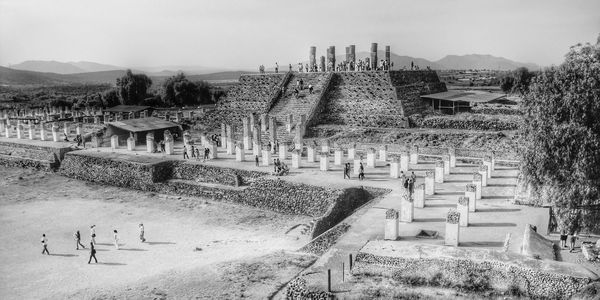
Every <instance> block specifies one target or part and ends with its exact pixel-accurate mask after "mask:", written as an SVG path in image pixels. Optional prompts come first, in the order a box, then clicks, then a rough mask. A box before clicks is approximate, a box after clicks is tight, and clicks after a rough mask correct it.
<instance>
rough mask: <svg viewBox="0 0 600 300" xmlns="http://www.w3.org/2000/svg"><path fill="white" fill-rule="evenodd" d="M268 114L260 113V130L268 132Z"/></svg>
mask: <svg viewBox="0 0 600 300" xmlns="http://www.w3.org/2000/svg"><path fill="white" fill-rule="evenodd" d="M267 126H268V123H267V114H261V115H260V131H261V132H267Z"/></svg>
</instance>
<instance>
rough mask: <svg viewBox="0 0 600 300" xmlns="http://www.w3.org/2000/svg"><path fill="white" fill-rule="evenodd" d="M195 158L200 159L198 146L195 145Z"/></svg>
mask: <svg viewBox="0 0 600 300" xmlns="http://www.w3.org/2000/svg"><path fill="white" fill-rule="evenodd" d="M205 151H206V150H205ZM196 160H200V148H199V147H196Z"/></svg>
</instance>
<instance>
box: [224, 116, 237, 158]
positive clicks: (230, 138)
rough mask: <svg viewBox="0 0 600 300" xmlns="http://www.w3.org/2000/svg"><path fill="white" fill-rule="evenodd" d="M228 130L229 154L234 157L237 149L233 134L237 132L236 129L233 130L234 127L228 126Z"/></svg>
mask: <svg viewBox="0 0 600 300" xmlns="http://www.w3.org/2000/svg"><path fill="white" fill-rule="evenodd" d="M226 130H227V154H229V155H233V152H234V150H235V149H234V148H235V142H234V140H233V133H234V132H235V129H234V128H233V125H229V124H228V125H227V127H226Z"/></svg>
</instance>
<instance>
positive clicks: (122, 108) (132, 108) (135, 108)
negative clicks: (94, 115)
mask: <svg viewBox="0 0 600 300" xmlns="http://www.w3.org/2000/svg"><path fill="white" fill-rule="evenodd" d="M150 108H151V107H150V106H139V105H117V106H113V107H110V108H107V109H105V110H104V111H107V112H111V113H120V112H126V113H129V112H140V111H144V110H147V109H150Z"/></svg>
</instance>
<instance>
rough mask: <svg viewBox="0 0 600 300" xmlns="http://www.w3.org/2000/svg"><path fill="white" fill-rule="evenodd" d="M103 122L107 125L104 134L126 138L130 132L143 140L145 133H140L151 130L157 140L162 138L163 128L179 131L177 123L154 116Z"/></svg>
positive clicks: (173, 131)
mask: <svg viewBox="0 0 600 300" xmlns="http://www.w3.org/2000/svg"><path fill="white" fill-rule="evenodd" d="M105 124H106V125H107V131H106V133H105V136H109V137H110V136H112V135H118V136H119V137H123V138H127V137H128V136H129V135H130V134H133V135H134V136H136V137H137V138H136V140H138V141H145V135H144V134H140V133H149V132H153V133H154V136H155V138H156V139H157V140H162V138H163V134H164V131H165V130H169V131H171V133H181V127H180V126H179V124H177V123H173V122H169V121H166V120H163V119H159V118H155V117H149V118H140V119H129V120H122V121H115V122H107V123H105Z"/></svg>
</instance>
